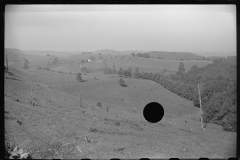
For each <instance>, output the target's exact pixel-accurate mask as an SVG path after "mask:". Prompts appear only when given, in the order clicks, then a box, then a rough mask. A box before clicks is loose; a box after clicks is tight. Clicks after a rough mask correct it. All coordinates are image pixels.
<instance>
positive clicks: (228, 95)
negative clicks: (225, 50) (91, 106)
mask: <svg viewBox="0 0 240 160" xmlns="http://www.w3.org/2000/svg"><path fill="white" fill-rule="evenodd" d="M103 72H104V73H105V74H118V75H119V76H124V77H129V78H130V77H132V78H141V79H148V80H152V81H155V82H157V83H159V84H160V85H162V86H163V87H165V88H166V89H168V90H170V91H171V92H174V93H176V94H178V95H179V96H181V97H182V98H185V99H187V100H191V101H193V104H194V106H195V107H200V103H199V95H198V90H197V86H198V84H200V83H201V84H204V87H203V89H202V91H201V101H202V102H201V104H202V108H203V121H204V122H205V123H215V124H218V125H221V126H222V127H223V129H224V130H227V131H236V130H237V118H236V117H237V111H236V106H237V102H236V99H237V97H236V93H237V90H236V85H237V78H236V57H228V58H220V59H215V60H214V61H213V63H212V64H208V65H207V66H204V67H200V68H199V67H197V65H193V66H192V67H191V69H190V70H189V71H188V72H185V68H184V64H183V63H182V62H180V64H179V67H178V71H177V72H176V73H175V74H171V75H164V74H160V73H152V72H143V71H141V72H140V71H139V67H136V68H135V69H134V70H133V68H128V69H123V68H122V67H120V68H119V70H116V67H115V65H114V64H113V66H112V68H109V67H107V65H106V64H105V67H104V69H103Z"/></svg>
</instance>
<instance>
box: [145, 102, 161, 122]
mask: <svg viewBox="0 0 240 160" xmlns="http://www.w3.org/2000/svg"><path fill="white" fill-rule="evenodd" d="M163 115H164V109H163V107H162V105H161V104H159V103H157V102H151V103H148V104H147V105H146V106H145V108H144V109H143V116H144V118H145V119H146V120H147V121H148V122H150V123H157V122H159V121H161V119H162V118H163Z"/></svg>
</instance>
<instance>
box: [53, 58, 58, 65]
mask: <svg viewBox="0 0 240 160" xmlns="http://www.w3.org/2000/svg"><path fill="white" fill-rule="evenodd" d="M57 64H58V57H55V58H53V60H52V65H57Z"/></svg>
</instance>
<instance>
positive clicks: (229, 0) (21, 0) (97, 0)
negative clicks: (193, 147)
mask: <svg viewBox="0 0 240 160" xmlns="http://www.w3.org/2000/svg"><path fill="white" fill-rule="evenodd" d="M7 4H22V5H28V4H33V5H35V4H52V5H54V4H74V5H84V4H114V5H120V4H138V5H146V4H148V5H151V4H172V5H175V4H212V5H215V4H235V5H236V12H237V15H236V17H237V19H236V20H237V36H236V38H238V37H239V34H238V26H239V18H238V17H239V16H238V5H237V0H191V1H190V0H0V13H1V14H0V15H1V16H0V21H1V47H0V48H1V51H2V55H3V60H4V58H5V57H4V22H5V20H4V15H5V14H4V13H5V6H6V5H7ZM237 46H240V44H239V41H237ZM237 55H238V54H237ZM237 62H239V57H238V56H237ZM3 64H4V63H3ZM237 68H238V67H237ZM237 73H238V74H237V75H239V70H238V69H237ZM3 76H4V75H3ZM3 83H4V77H3ZM238 88H239V86H237V90H238ZM2 90H3V96H2V97H4V85H3V89H2ZM237 97H238V98H237V99H239V95H238V94H237ZM2 102H3V103H4V101H2ZM3 106H4V105H3ZM1 109H2V111H0V112H1V114H2V115H1V117H2V118H3V121H1V122H2V125H1V126H3V130H2V134H1V135H3V139H2V140H3V142H2V143H1V144H2V145H1V147H2V151H4V150H5V137H4V107H1ZM239 110H240V109H237V115H239ZM239 117H240V116H237V121H238V122H239V121H240V120H239V119H240V118H239ZM237 128H238V129H239V123H237ZM239 139H240V138H239V134H238V132H237V146H236V157H238V158H240V152H239V150H240V147H239ZM0 155H1V156H4V154H0ZM0 158H2V157H0ZM199 158H200V157H199ZM3 159H4V157H3Z"/></svg>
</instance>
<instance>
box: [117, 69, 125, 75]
mask: <svg viewBox="0 0 240 160" xmlns="http://www.w3.org/2000/svg"><path fill="white" fill-rule="evenodd" d="M123 74H124V71H123V69H122V67H120V69H119V71H118V75H120V76H122V75H123Z"/></svg>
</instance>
